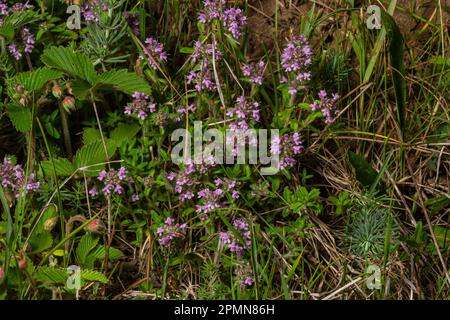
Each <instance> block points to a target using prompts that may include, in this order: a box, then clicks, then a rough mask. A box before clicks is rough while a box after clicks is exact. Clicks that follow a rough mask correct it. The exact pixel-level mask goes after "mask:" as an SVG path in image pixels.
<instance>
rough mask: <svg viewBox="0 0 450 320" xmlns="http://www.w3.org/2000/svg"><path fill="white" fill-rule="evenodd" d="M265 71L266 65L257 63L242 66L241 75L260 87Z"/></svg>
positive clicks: (260, 62)
mask: <svg viewBox="0 0 450 320" xmlns="http://www.w3.org/2000/svg"><path fill="white" fill-rule="evenodd" d="M265 69H266V63H265V62H264V61H262V60H261V61H259V62H258V63H255V62H253V63H250V64H245V63H243V64H242V73H243V74H244V76H246V77H248V78H249V80H250V82H252V83H256V84H259V85H261V84H262V82H263V77H264V70H265Z"/></svg>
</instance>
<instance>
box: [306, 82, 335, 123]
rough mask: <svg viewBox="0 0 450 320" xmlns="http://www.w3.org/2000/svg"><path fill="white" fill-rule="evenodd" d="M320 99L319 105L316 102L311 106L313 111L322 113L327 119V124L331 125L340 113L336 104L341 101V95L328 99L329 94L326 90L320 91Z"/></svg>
mask: <svg viewBox="0 0 450 320" xmlns="http://www.w3.org/2000/svg"><path fill="white" fill-rule="evenodd" d="M319 99H320V102H319V103H317V102H316V101H314V102H313V103H312V104H311V109H312V110H313V111H316V110H320V111H321V112H322V115H323V116H324V117H325V122H326V123H327V124H330V123H332V122H333V121H334V118H335V117H336V116H337V114H338V112H339V110H338V107H337V105H336V102H337V100H338V99H339V95H338V94H337V93H333V94H332V95H331V97H327V92H326V91H325V90H320V92H319Z"/></svg>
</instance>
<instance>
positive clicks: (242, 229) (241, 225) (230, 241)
mask: <svg viewBox="0 0 450 320" xmlns="http://www.w3.org/2000/svg"><path fill="white" fill-rule="evenodd" d="M233 227H234V228H235V229H236V231H237V233H238V234H239V235H240V237H241V238H242V240H243V241H244V243H242V241H240V240H239V239H238V238H237V237H236V236H235V234H234V233H233V232H231V231H228V232H220V234H219V237H220V240H221V241H222V242H223V243H224V244H225V245H227V247H228V249H230V251H231V252H235V253H236V255H237V256H238V257H242V256H243V255H244V250H245V249H246V248H248V247H250V244H251V232H250V228H249V225H248V222H247V220H245V219H235V220H234V221H233Z"/></svg>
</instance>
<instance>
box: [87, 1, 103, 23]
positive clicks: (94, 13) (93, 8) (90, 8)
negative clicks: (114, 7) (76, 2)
mask: <svg viewBox="0 0 450 320" xmlns="http://www.w3.org/2000/svg"><path fill="white" fill-rule="evenodd" d="M108 9H109V7H108V4H106V3H105V2H104V1H102V0H89V1H88V2H87V3H85V4H84V5H83V7H82V8H81V13H82V14H83V18H84V20H85V21H87V22H98V21H99V16H100V15H101V14H102V12H106V11H108Z"/></svg>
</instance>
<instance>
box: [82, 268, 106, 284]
mask: <svg viewBox="0 0 450 320" xmlns="http://www.w3.org/2000/svg"><path fill="white" fill-rule="evenodd" d="M81 279H83V280H88V281H97V282H101V283H108V278H107V277H106V276H105V275H104V274H103V273H101V272H98V271H94V270H87V269H84V270H81Z"/></svg>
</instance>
